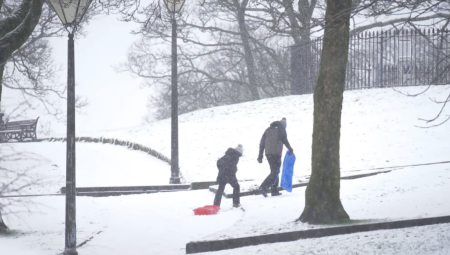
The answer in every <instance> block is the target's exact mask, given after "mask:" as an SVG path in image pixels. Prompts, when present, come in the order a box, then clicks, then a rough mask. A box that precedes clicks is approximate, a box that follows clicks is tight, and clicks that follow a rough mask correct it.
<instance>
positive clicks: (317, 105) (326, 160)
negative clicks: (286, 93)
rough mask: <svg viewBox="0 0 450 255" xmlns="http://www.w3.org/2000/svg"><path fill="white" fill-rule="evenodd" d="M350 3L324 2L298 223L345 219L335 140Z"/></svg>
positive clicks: (342, 1) (333, 0)
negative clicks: (306, 174) (309, 151)
mask: <svg viewBox="0 0 450 255" xmlns="http://www.w3.org/2000/svg"><path fill="white" fill-rule="evenodd" d="M351 4H352V1H351V0H328V1H327V10H326V15H325V22H326V23H325V32H324V39H323V50H322V58H321V61H320V70H319V77H318V80H317V84H316V88H315V91H314V129H313V144H312V173H311V178H310V181H309V184H308V187H307V188H306V193H305V208H304V210H303V213H302V214H301V216H300V218H299V220H300V221H302V222H308V223H312V224H318V223H332V222H337V221H341V220H347V219H349V216H348V214H347V212H345V210H344V207H343V206H342V203H341V200H340V175H341V173H340V163H339V140H340V129H341V111H342V101H343V93H344V84H345V70H346V65H347V57H348V42H349V19H350V10H351Z"/></svg>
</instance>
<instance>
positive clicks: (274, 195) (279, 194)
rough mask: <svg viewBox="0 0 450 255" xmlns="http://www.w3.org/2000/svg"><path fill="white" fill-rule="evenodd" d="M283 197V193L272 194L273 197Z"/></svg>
mask: <svg viewBox="0 0 450 255" xmlns="http://www.w3.org/2000/svg"><path fill="white" fill-rule="evenodd" d="M281 195H283V193H281V192H278V193H272V197H276V196H281Z"/></svg>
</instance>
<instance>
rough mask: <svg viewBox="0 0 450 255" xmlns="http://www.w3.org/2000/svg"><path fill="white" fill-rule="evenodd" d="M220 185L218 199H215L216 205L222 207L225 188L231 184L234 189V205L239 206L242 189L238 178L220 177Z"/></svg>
mask: <svg viewBox="0 0 450 255" xmlns="http://www.w3.org/2000/svg"><path fill="white" fill-rule="evenodd" d="M217 182H218V183H219V188H218V189H217V192H216V197H215V198H214V205H218V206H220V201H221V200H222V195H223V191H224V190H225V186H226V185H227V184H230V185H231V187H233V204H239V203H240V202H239V196H240V187H239V183H238V180H237V178H236V176H219V177H218V178H217Z"/></svg>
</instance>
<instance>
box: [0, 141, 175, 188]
mask: <svg viewBox="0 0 450 255" xmlns="http://www.w3.org/2000/svg"><path fill="white" fill-rule="evenodd" d="M0 148H1V149H2V152H4V153H5V154H6V153H12V154H13V157H14V160H5V161H4V162H2V167H4V168H6V169H13V170H15V171H12V172H0V177H1V178H2V179H3V180H5V178H9V179H11V178H15V177H16V176H17V174H20V173H24V172H26V173H27V176H29V177H31V179H34V180H37V179H40V180H39V185H35V186H34V187H33V189H30V190H26V192H25V194H54V193H57V192H60V188H61V187H64V186H65V182H66V177H65V176H66V143H65V142H64V143H62V142H41V143H19V144H11V143H10V144H5V145H2V147H0ZM12 149H13V150H12ZM11 150H12V151H11ZM76 159H77V163H76V175H77V187H106V186H142V185H158V184H169V179H170V165H169V164H167V163H166V162H163V161H161V160H158V159H156V158H154V157H151V156H149V155H148V154H146V153H144V152H141V151H135V150H129V149H127V148H126V147H122V146H115V145H111V144H97V143H77V144H76ZM19 161H20V164H18V162H19ZM25 166H26V167H25ZM18 167H19V168H18Z"/></svg>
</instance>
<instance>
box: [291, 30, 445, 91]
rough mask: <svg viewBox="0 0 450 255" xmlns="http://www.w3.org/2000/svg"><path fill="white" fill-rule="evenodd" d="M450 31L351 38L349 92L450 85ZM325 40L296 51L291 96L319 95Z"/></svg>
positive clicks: (348, 75)
mask: <svg viewBox="0 0 450 255" xmlns="http://www.w3.org/2000/svg"><path fill="white" fill-rule="evenodd" d="M449 37H450V33H449V31H448V30H434V29H427V30H412V29H411V30H407V29H403V30H397V31H393V30H391V31H385V32H376V31H371V32H364V33H359V34H355V35H353V36H351V38H350V41H349V58H348V63H347V73H346V82H345V89H346V90H353V89H366V88H380V87H397V86H418V85H430V84H436V85H437V84H448V83H450V72H449V71H450V66H449V65H450V59H449V54H450V45H449V39H450V38H449ZM321 51H322V38H317V39H313V40H311V43H309V44H305V45H294V46H291V79H292V83H291V93H292V94H308V93H313V92H314V87H315V84H316V81H317V76H318V73H319V63H320V55H321Z"/></svg>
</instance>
